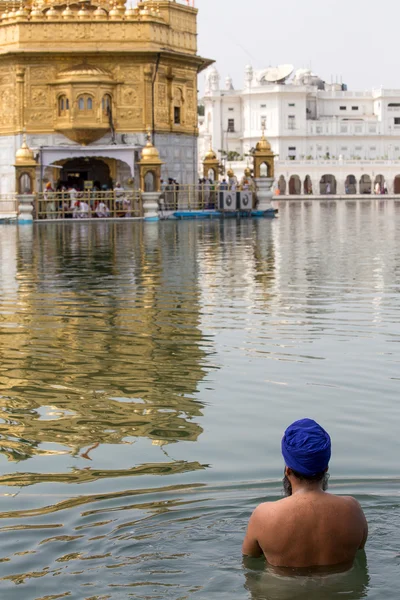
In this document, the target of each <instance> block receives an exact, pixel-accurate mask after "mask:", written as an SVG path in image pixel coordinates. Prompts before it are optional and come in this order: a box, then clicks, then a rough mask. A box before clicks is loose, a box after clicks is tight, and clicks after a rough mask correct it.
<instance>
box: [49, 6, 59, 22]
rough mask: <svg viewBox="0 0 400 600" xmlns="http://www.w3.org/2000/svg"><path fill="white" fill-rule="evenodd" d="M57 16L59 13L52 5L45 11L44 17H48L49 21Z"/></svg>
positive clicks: (54, 19)
mask: <svg viewBox="0 0 400 600" xmlns="http://www.w3.org/2000/svg"><path fill="white" fill-rule="evenodd" d="M59 18H60V13H59V12H58V10H57V9H55V8H54V6H52V7H51V8H49V10H48V11H46V19H49V20H50V21H56V20H57V19H59Z"/></svg>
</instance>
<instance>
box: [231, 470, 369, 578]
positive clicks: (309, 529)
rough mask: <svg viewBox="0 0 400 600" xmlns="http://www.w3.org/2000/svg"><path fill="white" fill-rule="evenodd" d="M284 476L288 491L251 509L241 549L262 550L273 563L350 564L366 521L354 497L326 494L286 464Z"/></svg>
mask: <svg viewBox="0 0 400 600" xmlns="http://www.w3.org/2000/svg"><path fill="white" fill-rule="evenodd" d="M285 475H286V476H287V477H288V479H289V480H290V483H291V486H292V495H291V496H289V497H287V498H284V499H282V500H278V501H277V502H266V503H264V504H260V505H259V506H258V507H257V508H256V510H255V511H254V512H253V514H252V516H251V518H250V521H249V525H248V529H247V533H246V537H245V540H244V542H243V548H242V551H243V554H244V555H245V556H252V557H259V556H262V555H263V554H264V556H265V558H266V560H267V561H268V563H269V564H271V565H273V566H275V567H292V568H307V567H329V566H334V565H343V566H344V567H346V566H348V567H350V566H351V565H352V564H353V561H354V558H355V555H356V552H357V550H359V549H362V548H364V546H365V543H366V541H367V537H368V524H367V521H366V518H365V516H364V513H363V511H362V509H361V506H360V505H359V503H358V502H357V500H355V499H354V498H352V497H351V496H342V497H339V496H334V495H332V494H328V493H327V492H324V491H323V489H322V483H308V482H305V481H300V480H299V479H297V478H296V477H295V476H294V475H293V473H292V471H291V469H288V468H286V470H285Z"/></svg>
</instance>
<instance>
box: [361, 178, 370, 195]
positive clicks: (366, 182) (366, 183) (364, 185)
mask: <svg viewBox="0 0 400 600" xmlns="http://www.w3.org/2000/svg"><path fill="white" fill-rule="evenodd" d="M371 193H372V181H371V177H370V176H369V175H361V179H360V194H371Z"/></svg>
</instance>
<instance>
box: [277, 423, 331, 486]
mask: <svg viewBox="0 0 400 600" xmlns="http://www.w3.org/2000/svg"><path fill="white" fill-rule="evenodd" d="M282 454H283V458H284V459H285V463H286V466H287V467H289V469H293V470H294V471H297V472H298V473H300V474H301V475H305V476H308V477H312V476H313V475H316V474H317V473H322V471H325V469H326V468H327V467H328V464H329V461H330V458H331V438H330V437H329V434H328V433H327V432H326V431H325V429H323V428H322V427H321V425H318V423H316V422H315V421H313V420H312V419H301V421H296V422H295V423H293V424H292V425H290V426H289V427H288V428H287V429H286V431H285V435H284V436H283V438H282Z"/></svg>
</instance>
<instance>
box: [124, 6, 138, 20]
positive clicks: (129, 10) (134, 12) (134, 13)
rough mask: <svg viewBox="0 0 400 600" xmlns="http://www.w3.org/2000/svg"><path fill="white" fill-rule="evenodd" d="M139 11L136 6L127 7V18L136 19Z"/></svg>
mask: <svg viewBox="0 0 400 600" xmlns="http://www.w3.org/2000/svg"><path fill="white" fill-rule="evenodd" d="M137 14H138V11H137V10H136V9H135V8H127V9H126V11H125V19H135V18H136V17H137Z"/></svg>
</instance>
